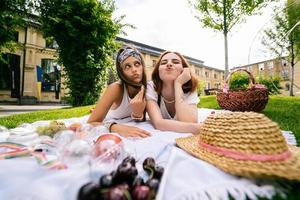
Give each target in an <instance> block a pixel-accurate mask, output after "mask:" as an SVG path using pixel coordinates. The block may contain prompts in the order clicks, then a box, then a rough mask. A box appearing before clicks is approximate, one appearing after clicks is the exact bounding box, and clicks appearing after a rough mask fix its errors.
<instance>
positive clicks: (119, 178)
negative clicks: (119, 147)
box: [77, 156, 164, 200]
mask: <svg viewBox="0 0 300 200" xmlns="http://www.w3.org/2000/svg"><path fill="white" fill-rule="evenodd" d="M143 169H144V170H145V171H146V172H147V174H148V175H149V178H148V180H147V181H146V182H144V179H143V178H142V177H141V176H139V175H138V170H137V168H136V160H135V159H134V158H133V157H131V156H128V157H126V158H124V159H123V161H122V163H121V164H120V165H119V166H118V167H117V169H116V170H114V171H112V172H111V173H109V174H105V175H103V176H101V177H100V179H99V182H98V183H96V182H89V183H87V184H85V185H83V186H82V187H81V188H80V190H79V193H78V196H77V199H78V200H99V199H103V200H151V199H155V196H156V193H157V191H158V188H159V184H160V180H161V177H162V175H163V172H164V168H163V167H161V166H159V165H156V164H155V160H154V158H151V157H148V158H146V159H145V160H144V162H143Z"/></svg>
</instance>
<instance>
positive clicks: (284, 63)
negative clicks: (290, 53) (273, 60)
mask: <svg viewBox="0 0 300 200" xmlns="http://www.w3.org/2000/svg"><path fill="white" fill-rule="evenodd" d="M281 64H282V66H284V67H287V66H288V65H289V62H288V61H287V60H285V59H282V60H281Z"/></svg>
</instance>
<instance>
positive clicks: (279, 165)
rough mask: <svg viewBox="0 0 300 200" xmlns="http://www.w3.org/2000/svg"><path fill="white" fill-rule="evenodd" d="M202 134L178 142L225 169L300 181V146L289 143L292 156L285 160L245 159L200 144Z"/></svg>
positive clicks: (246, 174) (185, 148)
mask: <svg viewBox="0 0 300 200" xmlns="http://www.w3.org/2000/svg"><path fill="white" fill-rule="evenodd" d="M199 137H200V135H194V136H189V137H183V138H177V139H176V144H177V145H178V146H179V147H180V148H182V149H183V150H185V151H187V152H188V153H190V154H192V155H193V156H195V157H197V158H200V159H201V160H204V161H207V162H209V163H211V164H213V165H215V166H216V167H218V168H220V169H222V170H223V171H225V172H227V173H230V174H233V175H238V176H244V177H248V178H271V179H273V178H280V179H288V180H298V181H300V148H298V147H295V146H291V145H289V150H290V151H291V153H292V154H291V156H290V157H289V158H288V159H286V160H284V161H268V162H259V161H243V160H237V159H233V158H229V157H225V156H224V155H219V154H217V153H212V152H210V151H209V150H206V149H204V148H201V147H200V146H199V145H198V141H199Z"/></svg>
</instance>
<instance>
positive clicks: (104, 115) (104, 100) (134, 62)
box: [88, 46, 150, 137]
mask: <svg viewBox="0 0 300 200" xmlns="http://www.w3.org/2000/svg"><path fill="white" fill-rule="evenodd" d="M116 68H117V73H118V76H119V78H120V80H119V81H117V82H114V83H112V84H111V85H109V86H108V87H107V89H106V90H105V92H104V93H103V95H102V97H101V98H100V99H99V101H98V103H97V105H96V107H95V109H94V110H93V112H92V114H91V115H90V117H89V119H88V123H93V122H103V121H104V119H105V122H104V126H106V127H107V129H108V131H109V132H116V133H119V134H120V135H121V136H123V137H147V136H149V135H150V134H149V133H148V132H147V131H145V130H143V129H140V128H137V127H133V126H128V125H125V124H119V123H116V122H115V120H119V119H124V118H128V117H131V118H132V119H133V120H135V121H144V120H145V107H146V100H145V90H146V86H147V79H146V74H145V62H144V59H143V57H142V55H141V53H140V52H139V51H138V50H137V49H135V48H133V47H131V46H124V47H122V48H121V49H120V50H119V51H118V53H117V58H116Z"/></svg>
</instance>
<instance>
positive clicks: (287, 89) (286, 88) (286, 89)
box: [284, 83, 290, 91]
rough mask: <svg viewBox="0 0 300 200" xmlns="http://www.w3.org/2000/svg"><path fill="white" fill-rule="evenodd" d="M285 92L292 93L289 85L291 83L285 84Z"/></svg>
mask: <svg viewBox="0 0 300 200" xmlns="http://www.w3.org/2000/svg"><path fill="white" fill-rule="evenodd" d="M284 90H285V91H290V84H289V83H286V84H285V88H284Z"/></svg>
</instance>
